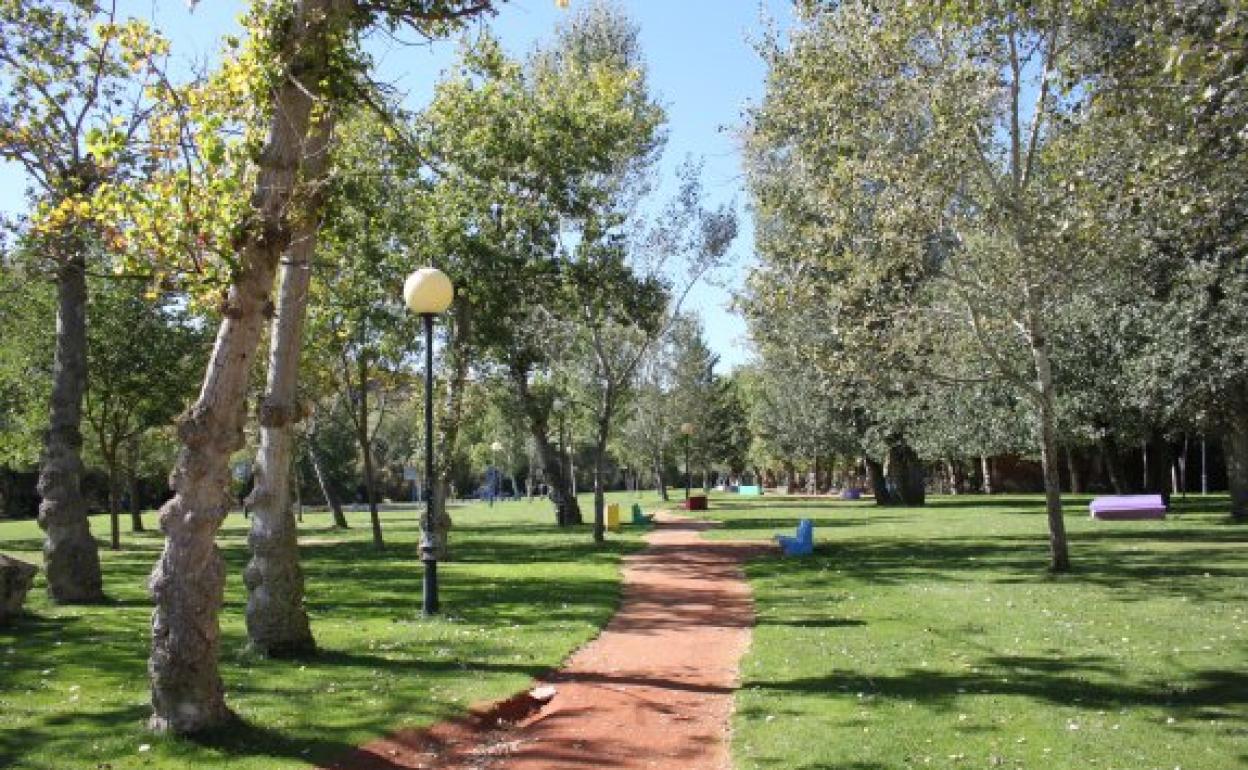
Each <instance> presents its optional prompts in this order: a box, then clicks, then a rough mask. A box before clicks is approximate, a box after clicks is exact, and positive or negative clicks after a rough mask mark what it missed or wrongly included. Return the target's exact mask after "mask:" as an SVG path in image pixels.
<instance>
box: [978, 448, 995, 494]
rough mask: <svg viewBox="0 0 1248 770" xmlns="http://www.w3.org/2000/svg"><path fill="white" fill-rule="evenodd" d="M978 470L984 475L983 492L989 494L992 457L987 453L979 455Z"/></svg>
mask: <svg viewBox="0 0 1248 770" xmlns="http://www.w3.org/2000/svg"><path fill="white" fill-rule="evenodd" d="M979 472H980V474H981V475H982V476H983V477H984V494H985V495H991V494H992V490H993V485H992V458H990V457H989V456H988V455H980V456H979Z"/></svg>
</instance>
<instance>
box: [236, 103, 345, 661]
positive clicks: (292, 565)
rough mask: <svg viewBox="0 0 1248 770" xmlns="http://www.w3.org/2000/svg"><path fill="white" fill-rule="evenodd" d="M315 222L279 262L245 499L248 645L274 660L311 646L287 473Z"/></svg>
mask: <svg viewBox="0 0 1248 770" xmlns="http://www.w3.org/2000/svg"><path fill="white" fill-rule="evenodd" d="M332 135H333V119H332V118H330V117H323V118H321V119H320V120H319V121H317V123H316V126H315V128H314V129H313V130H312V135H311V137H310V138H309V140H308V143H307V149H306V151H305V152H304V157H303V171H302V174H301V176H302V178H303V182H304V184H305V185H307V186H308V187H309V188H310V193H309V194H308V201H309V204H310V205H309V209H310V210H311V211H319V209H320V207H321V198H322V197H323V192H322V191H323V189H324V184H325V176H326V172H327V170H328V167H329V158H328V155H329V145H330V139H331V137H332ZM319 224H320V223H319V221H318V218H317V217H315V216H305V217H304V218H303V219H301V220H300V221H298V222H297V223H296V224H295V227H294V231H293V236H292V241H291V245H290V249H289V251H288V252H287V254H286V260H285V263H284V264H283V266H282V272H281V289H280V291H279V292H278V300H277V316H276V318H275V319H274V321H273V331H272V334H271V337H270V349H269V371H268V379H267V384H266V392H265V395H264V400H263V402H262V403H261V406H260V415H259V416H260V449H259V451H258V452H257V453H256V463H255V469H256V484H255V487H254V488H253V489H252V491H251V495H250V496H249V497H248V499H247V503H248V507H249V508H250V509H251V532H250V534H249V535H248V538H247V542H248V545H249V546H250V547H251V561H250V562H248V564H247V568H246V569H245V570H244V571H243V583H244V584H246V586H247V612H246V616H247V638H248V643H249V646H250V647H251V649H252V650H254V651H256V652H258V653H260V654H262V655H267V656H271V657H289V656H296V655H301V654H306V653H310V652H312V651H314V650H315V649H316V642H315V641H314V640H313V638H312V629H311V626H310V625H309V623H308V613H307V611H306V610H305V609H304V606H303V590H304V583H303V570H302V569H301V568H300V566H299V543H298V528H297V527H296V524H295V517H294V513H293V511H292V507H291V506H292V500H291V488H292V484H291V470H292V468H293V465H294V452H293V447H294V439H295V437H294V424H295V423H296V422H298V421H299V419H300V417H301V413H300V406H299V400H298V395H299V394H298V379H299V353H300V350H301V349H302V347H303V326H304V319H305V317H306V315H307V304H308V287H309V284H310V283H311V275H312V259H313V257H314V256H315V254H316V243H317V228H318V226H319Z"/></svg>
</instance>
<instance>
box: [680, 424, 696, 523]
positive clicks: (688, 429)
mask: <svg viewBox="0 0 1248 770" xmlns="http://www.w3.org/2000/svg"><path fill="white" fill-rule="evenodd" d="M694 430H696V428H694V426H693V423H691V422H686V423H684V424H682V425H681V426H680V432H681V434H682V435H683V436H684V437H685V507H686V508H688V507H689V486H690V484H691V483H692V479H693V477H692V476H691V475H690V474H689V441H690V440H691V439H692V438H693V432H694Z"/></svg>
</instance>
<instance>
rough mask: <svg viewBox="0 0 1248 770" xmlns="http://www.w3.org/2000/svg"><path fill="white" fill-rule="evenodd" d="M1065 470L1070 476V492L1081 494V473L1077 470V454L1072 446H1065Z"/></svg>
mask: <svg viewBox="0 0 1248 770" xmlns="http://www.w3.org/2000/svg"><path fill="white" fill-rule="evenodd" d="M1066 471H1067V473H1068V475H1069V476H1070V493H1071V494H1072V495H1082V494H1083V474H1082V473H1080V472H1079V455H1078V453H1077V452H1076V451H1075V448H1074V447H1072V446H1068V447H1066Z"/></svg>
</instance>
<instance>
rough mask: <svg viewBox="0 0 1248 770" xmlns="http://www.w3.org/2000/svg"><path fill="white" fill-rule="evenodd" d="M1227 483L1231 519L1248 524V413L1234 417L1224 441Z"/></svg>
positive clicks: (1237, 414)
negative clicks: (1229, 495)
mask: <svg viewBox="0 0 1248 770" xmlns="http://www.w3.org/2000/svg"><path fill="white" fill-rule="evenodd" d="M1222 447H1223V451H1224V452H1225V453H1226V481H1227V486H1228V488H1229V489H1230V493H1231V519H1232V520H1233V521H1235V522H1237V523H1240V524H1244V523H1248V412H1244V411H1240V412H1238V413H1236V414H1234V415H1233V416H1232V419H1231V420H1230V423H1229V425H1228V428H1227V431H1226V433H1225V434H1224V436H1223V439H1222Z"/></svg>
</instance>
